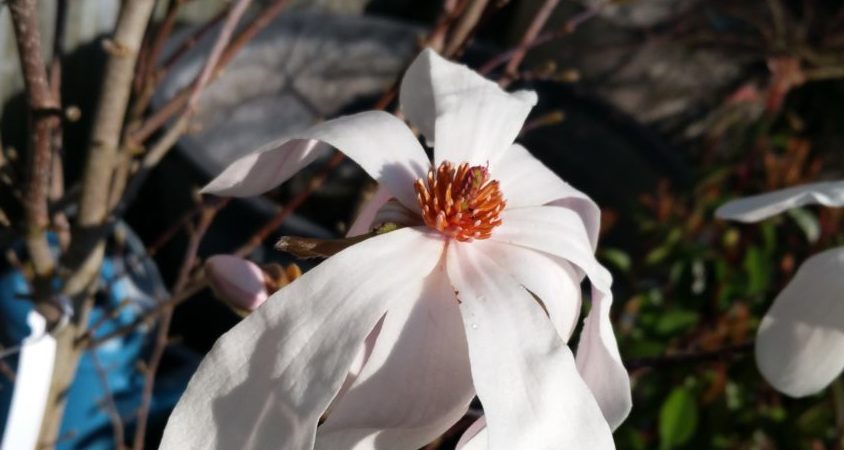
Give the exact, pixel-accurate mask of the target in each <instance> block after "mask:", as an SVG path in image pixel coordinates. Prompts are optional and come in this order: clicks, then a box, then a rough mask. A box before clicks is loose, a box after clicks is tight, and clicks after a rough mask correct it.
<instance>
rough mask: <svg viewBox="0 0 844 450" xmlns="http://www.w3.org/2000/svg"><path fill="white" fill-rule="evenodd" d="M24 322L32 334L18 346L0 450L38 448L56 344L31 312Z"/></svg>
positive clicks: (41, 320) (42, 320)
mask: <svg viewBox="0 0 844 450" xmlns="http://www.w3.org/2000/svg"><path fill="white" fill-rule="evenodd" d="M26 321H27V323H29V328H30V329H31V330H32V333H31V334H30V335H29V337H27V338H26V339H24V340H23V343H22V344H21V351H20V356H19V357H18V370H17V374H16V376H15V385H14V388H15V390H14V392H13V393H12V405H11V408H10V409H9V417H8V419H7V420H6V429H5V431H4V432H3V444H2V447H0V449H2V450H30V449H35V448H36V447H37V446H38V433H39V431H40V430H41V419H42V418H43V417H44V410H45V408H46V406H47V394H48V393H49V392H50V380H51V379H52V377H53V362H54V361H55V357H56V340H55V339H54V338H53V336H51V335H50V334H48V333H47V332H46V331H47V323H46V321H45V320H44V317H42V316H41V315H40V314H38V313H37V312H35V311H34V310H33V311H30V312H29V315H28V316H27V318H26Z"/></svg>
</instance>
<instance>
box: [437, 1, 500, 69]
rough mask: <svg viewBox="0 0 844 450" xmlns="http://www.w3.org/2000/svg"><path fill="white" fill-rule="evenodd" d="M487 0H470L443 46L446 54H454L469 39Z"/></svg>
mask: <svg viewBox="0 0 844 450" xmlns="http://www.w3.org/2000/svg"><path fill="white" fill-rule="evenodd" d="M488 3H489V0H470V3H469V4H468V6H467V7H466V10H465V11H464V12H463V14H461V16H460V20H459V21H458V22H457V25H456V26H455V27H454V31H452V33H451V37H450V39H449V42H448V44H447V45H446V46H445V54H446V55H454V54H455V53H457V51H458V50H459V49H460V48H462V47H463V44H464V43H465V42H467V41H468V40H469V36H470V35H471V34H472V32H473V30H474V29H475V26H476V25H477V24H478V21H479V20H480V19H481V16H482V15H483V13H484V11H485V10H486V7H487V4H488Z"/></svg>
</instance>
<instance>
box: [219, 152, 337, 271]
mask: <svg viewBox="0 0 844 450" xmlns="http://www.w3.org/2000/svg"><path fill="white" fill-rule="evenodd" d="M344 159H345V155H343V154H342V153H340V152H337V153H335V154H334V155H332V156H331V159H329V160H328V161H327V162H326V163H325V164H324V165H323V166H322V168H321V169H320V171H319V173H317V174H316V175H315V176H314V177H313V178H311V180H310V182H309V183H308V186H307V188H305V190H304V191H302V192H300V193H299V194H298V195H296V197H294V198H293V199H292V200H290V202H288V203H287V204H286V205H285V206H284V208H281V209H280V210H279V211H278V212H277V213H275V215H273V217H272V218H270V220H268V221H267V222H266V223H264V225H263V226H262V227H261V228H260V229H259V230H258V231H256V232H255V233H254V234H252V236H251V237H250V238H249V239H248V240H247V241H246V242H245V243H244V244H243V245H241V246H240V248H238V249H237V250H235V251H234V254H235V255H237V256H242V257H246V256H247V255H249V254H250V253H252V252H253V251H254V250H255V249H256V248H258V246H260V245H261V243H262V242H264V241H265V240H266V239H267V238H268V237H269V236H270V235H271V234H272V233H273V232H274V231H275V230H276V229H278V227H279V226H280V225H281V224H282V223H284V221H285V220H287V218H288V217H290V215H291V214H293V211H295V210H296V208H298V207H299V206H301V205H302V203H304V202H305V200H307V199H308V198H309V197H310V196H311V194H313V193H314V191H316V190H317V189H319V187H320V186H322V184H323V183H324V182H325V180H326V178H328V175H329V174H330V173H331V172H332V171H333V170H334V168H335V167H337V166H338V165H339V164H340V163H341V162H343V160H344Z"/></svg>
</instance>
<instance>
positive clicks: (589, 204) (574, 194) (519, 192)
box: [489, 144, 601, 250]
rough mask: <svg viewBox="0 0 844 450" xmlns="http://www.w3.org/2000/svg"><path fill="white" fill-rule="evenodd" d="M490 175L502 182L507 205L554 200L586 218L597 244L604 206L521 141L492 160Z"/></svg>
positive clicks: (523, 204)
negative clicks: (559, 174) (561, 176)
mask: <svg viewBox="0 0 844 450" xmlns="http://www.w3.org/2000/svg"><path fill="white" fill-rule="evenodd" d="M489 170H490V175H491V177H492V178H494V179H496V180H498V181H499V182H500V183H501V192H502V193H504V198H505V199H506V200H507V208H509V209H514V208H522V207H530V206H542V205H546V204H552V205H553V206H562V207H566V208H569V209H571V210H573V211H575V212H577V213H578V214H580V217H581V219H583V222H584V224H585V225H586V231H587V232H588V234H589V242H590V243H591V244H592V249H593V250H594V249H595V248H597V246H598V231H600V227H601V209H600V208H598V205H597V204H595V202H594V201H592V199H591V198H589V196H587V195H586V194H584V193H583V192H580V191H578V190H577V189H575V188H573V187H572V186H571V185H570V184H568V183H566V182H565V181H563V180H562V179H561V178H560V177H559V176H557V174H556V173H554V172H553V171H552V170H551V169H549V168H548V167H546V166H545V164H542V162H541V161H539V160H538V159H536V158H535V157H534V156H533V155H531V154H530V152H529V151H528V150H527V149H526V148H524V147H523V146H522V145H520V144H513V145H512V146H510V148H509V149H508V150H507V151H506V152H505V153H504V155H503V156H502V157H501V159H499V160H498V161H496V162H495V163H491V164H490V169H489Z"/></svg>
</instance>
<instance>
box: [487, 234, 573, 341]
mask: <svg viewBox="0 0 844 450" xmlns="http://www.w3.org/2000/svg"><path fill="white" fill-rule="evenodd" d="M472 245H473V246H474V247H475V248H476V249H477V251H480V252H483V254H485V255H486V256H488V257H489V258H490V259H492V260H493V261H495V262H496V263H497V264H498V265H500V266H501V268H503V269H504V271H505V272H507V273H509V274H510V275H512V276H513V278H515V279H516V281H518V282H519V284H521V285H522V286H524V288H525V289H527V290H528V291H529V292H531V293H532V294H533V295H535V296H537V297H538V298H539V300H541V301H542V307H543V308H544V309H545V311H546V312H547V313H548V317H549V318H550V319H551V322H552V323H553V324H554V327H555V328H556V329H557V333H558V334H559V335H560V337H561V338H562V339H563V341H565V342H568V340H569V338H570V337H571V334H572V332H574V329H575V327H576V326H577V322H578V320H579V319H580V302H581V299H580V296H581V295H580V294H581V291H580V278H581V277H580V275H579V274H578V273H577V272H576V271H575V270H574V268H572V267H571V265H570V264H569V263H568V262H567V261H563V260H561V259H559V258H554V257H553V256H551V255H548V254H547V253H540V252H537V251H534V250H531V249H529V248H525V247H518V246H515V245H507V244H501V243H498V242H495V241H490V240H483V241H476V242H473V243H472Z"/></svg>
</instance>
